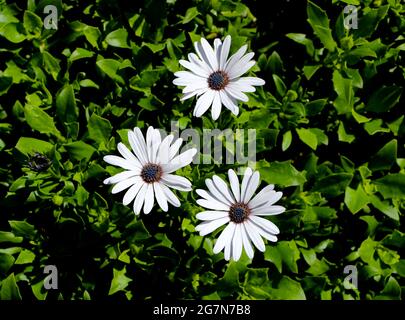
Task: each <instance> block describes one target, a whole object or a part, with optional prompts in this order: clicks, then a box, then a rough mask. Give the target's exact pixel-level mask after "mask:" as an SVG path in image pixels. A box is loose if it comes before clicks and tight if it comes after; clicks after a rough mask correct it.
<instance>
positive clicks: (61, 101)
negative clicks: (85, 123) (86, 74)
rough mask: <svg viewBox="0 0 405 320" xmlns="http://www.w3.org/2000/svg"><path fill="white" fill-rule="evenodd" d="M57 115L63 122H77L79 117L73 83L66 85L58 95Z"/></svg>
mask: <svg viewBox="0 0 405 320" xmlns="http://www.w3.org/2000/svg"><path fill="white" fill-rule="evenodd" d="M56 115H57V116H58V118H59V120H60V121H61V122H62V123H65V122H66V123H69V122H75V121H76V120H77V118H78V117H79V109H78V108H77V106H76V99H75V94H74V92H73V87H72V85H65V86H64V87H63V88H62V89H61V90H60V91H59V92H58V94H57V95H56Z"/></svg>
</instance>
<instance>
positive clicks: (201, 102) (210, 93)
mask: <svg viewBox="0 0 405 320" xmlns="http://www.w3.org/2000/svg"><path fill="white" fill-rule="evenodd" d="M194 46H195V50H196V52H197V55H198V56H197V55H196V54H194V53H190V54H189V55H188V59H189V60H188V61H187V60H180V61H179V62H180V64H181V65H182V66H183V67H185V68H187V69H188V70H190V71H179V72H176V73H175V74H174V75H175V76H176V77H177V78H176V79H175V80H173V83H174V84H175V85H178V86H185V88H184V89H183V93H184V95H183V97H182V98H181V100H186V99H189V98H191V97H194V96H197V97H198V99H197V103H196V106H195V108H194V113H193V115H194V116H196V117H201V116H202V115H203V114H204V113H205V112H206V111H207V110H208V109H209V107H210V106H211V105H212V108H211V115H212V119H214V120H217V119H218V117H219V115H220V113H221V108H222V105H224V106H225V107H226V108H228V109H229V110H231V112H232V113H233V114H234V115H238V113H239V108H238V101H239V100H240V101H243V102H247V101H248V100H249V98H248V97H247V95H246V94H244V92H254V91H255V88H254V86H262V85H264V83H265V82H264V80H263V79H260V78H255V77H241V76H242V75H243V74H244V73H246V72H247V71H248V70H249V69H250V68H252V67H253V66H254V65H255V63H256V62H255V61H253V60H251V59H252V58H253V56H254V53H253V52H250V53H247V54H245V52H246V50H247V45H246V44H245V45H243V46H242V47H241V48H240V49H239V50H238V51H237V52H236V53H235V54H234V55H233V56H231V57H230V58H229V59H228V55H229V49H230V47H231V36H227V37H226V38H225V40H224V42H223V43H222V42H221V40H220V39H215V40H214V48H212V47H211V46H210V44H209V43H208V41H207V40H205V39H204V38H201V41H200V42H195V43H194Z"/></svg>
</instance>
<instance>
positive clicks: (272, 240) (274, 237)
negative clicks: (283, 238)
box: [256, 228, 278, 242]
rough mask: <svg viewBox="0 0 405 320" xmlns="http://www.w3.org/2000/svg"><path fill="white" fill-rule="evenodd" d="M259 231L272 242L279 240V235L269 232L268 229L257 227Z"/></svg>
mask: <svg viewBox="0 0 405 320" xmlns="http://www.w3.org/2000/svg"><path fill="white" fill-rule="evenodd" d="M256 230H257V232H259V234H260V236H262V237H263V238H265V239H266V240H268V241H271V242H277V240H278V239H277V236H275V235H274V234H271V233H269V232H267V231H266V230H263V229H262V228H257V229H256Z"/></svg>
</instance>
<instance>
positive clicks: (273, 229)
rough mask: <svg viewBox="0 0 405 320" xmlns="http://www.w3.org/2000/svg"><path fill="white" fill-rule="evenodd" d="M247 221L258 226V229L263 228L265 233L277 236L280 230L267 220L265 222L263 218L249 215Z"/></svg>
mask: <svg viewBox="0 0 405 320" xmlns="http://www.w3.org/2000/svg"><path fill="white" fill-rule="evenodd" d="M249 220H250V221H252V222H253V223H254V224H256V225H258V226H259V227H261V228H263V229H264V230H265V231H268V232H270V233H271V234H274V235H277V234H279V233H280V229H279V228H278V227H277V226H276V225H275V224H274V223H273V222H271V221H269V220H266V219H264V218H261V217H258V216H255V215H250V216H249Z"/></svg>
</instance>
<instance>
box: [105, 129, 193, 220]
mask: <svg viewBox="0 0 405 320" xmlns="http://www.w3.org/2000/svg"><path fill="white" fill-rule="evenodd" d="M173 139H174V136H173V135H168V136H166V137H165V138H164V139H163V140H162V137H161V135H160V132H159V130H158V129H154V128H153V127H149V128H148V130H147V133H146V141H145V139H144V136H143V135H142V132H141V130H140V129H139V128H135V129H134V130H133V131H132V130H130V131H129V132H128V141H129V144H130V145H131V149H132V151H133V152H131V151H130V150H129V149H128V148H127V147H126V146H125V145H124V144H123V143H121V142H120V143H118V151H119V153H120V154H121V155H122V157H123V158H122V157H118V156H114V155H108V156H105V157H104V161H105V162H107V163H109V164H112V165H115V166H119V167H121V168H123V169H125V171H123V172H120V173H118V174H116V175H114V176H112V177H110V178H107V179H105V180H104V183H105V184H115V186H114V187H113V188H112V191H111V192H112V193H113V194H115V193H118V192H121V191H124V190H127V189H128V190H127V191H126V192H125V195H124V198H123V203H124V205H128V204H130V203H131V202H132V201H133V200H134V199H135V201H134V204H133V208H134V212H135V214H139V213H140V212H141V209H142V206H143V212H144V213H145V214H147V213H149V212H150V211H151V210H152V207H153V205H154V202H155V198H156V200H157V203H158V204H159V206H160V208H162V210H163V211H167V210H168V203H171V204H172V205H174V206H175V207H179V206H180V201H179V199H178V198H177V197H176V195H175V194H174V193H173V192H172V191H171V190H170V189H169V188H172V189H176V190H180V191H190V190H191V183H190V181H189V180H187V179H186V178H184V177H181V176H177V175H174V174H172V173H173V172H174V171H176V170H178V169H180V168H182V167H185V166H187V165H188V164H190V163H191V161H192V160H193V157H194V155H195V154H196V153H197V149H195V148H191V149H188V150H187V151H185V152H183V153H181V154H178V152H179V149H180V147H181V144H182V142H183V139H181V138H180V139H177V140H176V141H174V142H173Z"/></svg>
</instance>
